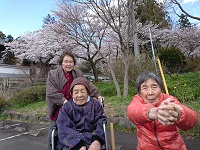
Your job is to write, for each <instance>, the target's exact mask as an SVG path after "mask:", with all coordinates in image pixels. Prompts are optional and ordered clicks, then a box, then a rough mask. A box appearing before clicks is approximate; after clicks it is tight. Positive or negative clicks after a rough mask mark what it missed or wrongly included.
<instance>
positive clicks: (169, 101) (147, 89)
mask: <svg viewBox="0 0 200 150" xmlns="http://www.w3.org/2000/svg"><path fill="white" fill-rule="evenodd" d="M136 88H137V92H138V94H137V95H135V96H133V99H132V101H131V103H130V104H129V106H128V108H127V113H128V118H129V119H130V120H131V121H132V122H133V123H134V124H135V125H136V128H137V138H138V145H137V150H186V146H185V143H184V141H183V139H182V137H181V135H180V133H179V129H181V130H188V129H191V128H192V127H194V126H195V125H196V124H197V122H198V116H197V113H196V112H195V111H193V110H191V109H190V108H188V107H187V106H185V105H183V104H181V103H180V102H179V101H178V99H177V98H175V97H173V96H171V95H167V94H164V93H162V81H161V80H160V78H159V77H157V76H156V75H155V74H154V73H152V72H144V73H142V74H140V75H139V76H138V78H137V80H136Z"/></svg>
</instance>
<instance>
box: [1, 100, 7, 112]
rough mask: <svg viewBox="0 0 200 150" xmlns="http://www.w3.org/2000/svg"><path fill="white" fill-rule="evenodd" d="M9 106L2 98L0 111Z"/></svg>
mask: <svg viewBox="0 0 200 150" xmlns="http://www.w3.org/2000/svg"><path fill="white" fill-rule="evenodd" d="M6 104H7V101H6V100H5V99H4V98H2V97H0V111H1V110H2V109H3V108H4V106H5V105H6Z"/></svg>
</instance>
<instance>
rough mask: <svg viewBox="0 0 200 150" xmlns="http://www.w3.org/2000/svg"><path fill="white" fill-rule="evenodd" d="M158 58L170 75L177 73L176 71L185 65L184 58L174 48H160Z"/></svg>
mask: <svg viewBox="0 0 200 150" xmlns="http://www.w3.org/2000/svg"><path fill="white" fill-rule="evenodd" d="M158 56H159V58H160V61H161V62H162V63H164V65H165V66H166V67H167V70H168V71H169V72H171V73H178V71H179V70H180V69H181V68H182V67H183V66H184V65H185V61H186V58H185V56H184V54H183V53H182V52H181V51H180V50H179V49H178V48H176V47H170V48H160V49H159V54H158Z"/></svg>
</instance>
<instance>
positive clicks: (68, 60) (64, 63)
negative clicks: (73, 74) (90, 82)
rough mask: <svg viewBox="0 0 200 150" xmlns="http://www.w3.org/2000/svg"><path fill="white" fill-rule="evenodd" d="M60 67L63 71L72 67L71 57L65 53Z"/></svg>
mask: <svg viewBox="0 0 200 150" xmlns="http://www.w3.org/2000/svg"><path fill="white" fill-rule="evenodd" d="M62 68H63V70H64V71H65V72H70V71H72V69H74V61H73V58H72V57H71V56H69V55H66V56H65V57H64V58H63V61H62Z"/></svg>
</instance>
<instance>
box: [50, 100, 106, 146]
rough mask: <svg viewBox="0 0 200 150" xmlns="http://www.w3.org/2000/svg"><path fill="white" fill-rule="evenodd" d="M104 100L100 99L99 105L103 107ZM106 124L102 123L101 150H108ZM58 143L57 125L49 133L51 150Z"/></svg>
mask: <svg viewBox="0 0 200 150" xmlns="http://www.w3.org/2000/svg"><path fill="white" fill-rule="evenodd" d="M103 102H104V100H103V99H101V100H100V103H101V105H102V106H103V107H104V104H103ZM106 123H107V121H106V120H105V121H103V130H104V135H105V144H104V145H102V146H101V150H109V149H108V142H107V135H106ZM57 141H58V128H57V125H54V126H53V129H52V131H51V150H56V145H57Z"/></svg>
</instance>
